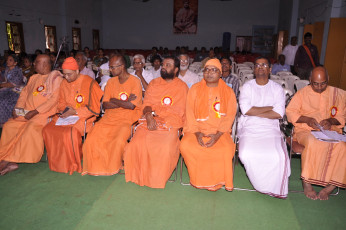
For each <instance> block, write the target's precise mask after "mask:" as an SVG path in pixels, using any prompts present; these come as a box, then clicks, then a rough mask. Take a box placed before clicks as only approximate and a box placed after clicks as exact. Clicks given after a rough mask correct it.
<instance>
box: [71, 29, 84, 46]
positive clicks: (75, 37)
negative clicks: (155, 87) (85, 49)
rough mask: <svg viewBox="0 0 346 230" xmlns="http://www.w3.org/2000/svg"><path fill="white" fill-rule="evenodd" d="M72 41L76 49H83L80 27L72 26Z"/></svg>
mask: <svg viewBox="0 0 346 230" xmlns="http://www.w3.org/2000/svg"><path fill="white" fill-rule="evenodd" d="M72 43H73V49H74V50H81V49H82V46H81V44H82V43H81V35H80V28H72Z"/></svg>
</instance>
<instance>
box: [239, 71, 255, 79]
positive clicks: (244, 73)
mask: <svg viewBox="0 0 346 230" xmlns="http://www.w3.org/2000/svg"><path fill="white" fill-rule="evenodd" d="M252 73H253V71H252V70H251V69H240V71H239V74H238V75H239V76H240V77H243V76H244V75H247V74H252Z"/></svg>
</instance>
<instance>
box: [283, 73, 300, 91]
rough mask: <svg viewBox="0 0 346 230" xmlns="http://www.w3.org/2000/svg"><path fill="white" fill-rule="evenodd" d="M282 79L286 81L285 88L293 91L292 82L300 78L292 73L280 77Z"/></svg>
mask: <svg viewBox="0 0 346 230" xmlns="http://www.w3.org/2000/svg"><path fill="white" fill-rule="evenodd" d="M282 80H284V81H285V82H287V85H288V86H287V88H288V89H290V90H291V91H292V92H294V82H295V81H297V80H300V78H299V77H297V76H294V75H286V76H283V77H282Z"/></svg>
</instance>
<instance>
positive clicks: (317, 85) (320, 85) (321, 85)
mask: <svg viewBox="0 0 346 230" xmlns="http://www.w3.org/2000/svg"><path fill="white" fill-rule="evenodd" d="M327 83H328V82H327V81H324V82H321V83H318V82H312V83H311V84H312V85H313V86H314V87H316V88H320V87H321V88H322V87H325V86H326V85H327Z"/></svg>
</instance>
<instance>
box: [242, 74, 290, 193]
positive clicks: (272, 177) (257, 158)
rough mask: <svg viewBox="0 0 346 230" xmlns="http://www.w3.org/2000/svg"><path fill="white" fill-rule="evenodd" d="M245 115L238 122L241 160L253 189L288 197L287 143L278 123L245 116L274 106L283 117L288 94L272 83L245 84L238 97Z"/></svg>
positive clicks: (273, 108)
mask: <svg viewBox="0 0 346 230" xmlns="http://www.w3.org/2000/svg"><path fill="white" fill-rule="evenodd" d="M239 104H240V109H241V111H242V113H243V115H242V116H241V117H240V119H239V123H238V136H239V158H240V160H241V162H242V163H243V164H244V166H245V169H246V174H247V176H248V177H249V179H250V181H251V183H252V185H253V187H254V188H255V189H256V190H257V191H258V192H261V193H264V194H267V195H270V196H273V197H278V198H286V197H287V193H288V177H289V176H290V173H291V169H290V162H289V156H288V153H287V148H286V144H285V142H284V141H283V137H282V134H281V132H280V127H279V120H278V119H269V118H264V117H260V116H248V115H244V114H247V112H248V111H249V110H250V109H251V108H252V107H266V106H271V107H272V111H274V112H276V113H277V114H279V115H280V116H281V117H283V115H284V113H285V94H284V92H283V89H282V87H281V85H279V84H277V83H275V82H273V81H271V80H269V82H268V83H267V84H266V85H257V83H256V80H251V81H248V82H247V83H245V84H244V85H243V88H242V91H241V92H240V97H239Z"/></svg>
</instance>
